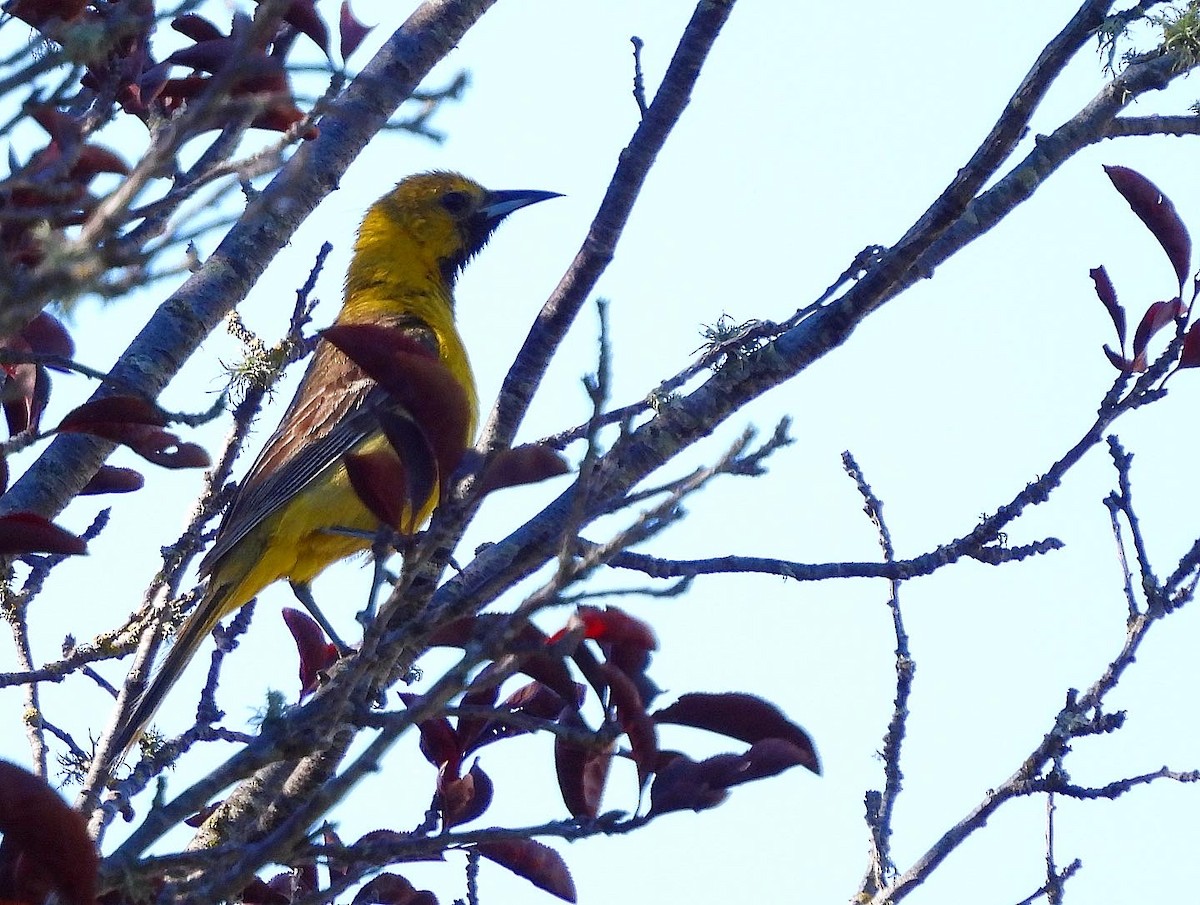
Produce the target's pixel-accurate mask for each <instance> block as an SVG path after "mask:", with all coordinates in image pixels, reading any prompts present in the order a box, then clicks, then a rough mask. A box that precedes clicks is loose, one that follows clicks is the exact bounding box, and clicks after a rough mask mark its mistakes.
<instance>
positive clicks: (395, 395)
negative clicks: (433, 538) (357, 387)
mask: <svg viewBox="0 0 1200 905" xmlns="http://www.w3.org/2000/svg"><path fill="white" fill-rule="evenodd" d="M323 335H324V338H325V339H326V340H328V341H329V342H330V343H332V344H333V345H334V346H336V347H337V348H338V349H340V350H341V351H342V352H343V353H344V354H345V355H346V356H347V357H348V358H349V359H350V360H351V361H353V362H354V363H355V364H356V365H358V367H360V368H361V369H362V370H363V372H364V373H365V374H366V375H367V376H368V377H370V378H371V379H372V380H374V381H375V382H376V383H377V384H379V386H380V387H381V388H382V389H383V390H384V391H386V392H387V394H388V395H389V396H390V397H391V399H392V401H393V405H392V406H391V407H380V408H379V409H378V410H377V412H376V414H377V417H378V419H379V424H380V427H381V429H382V430H383V433H384V435H385V436H386V437H387V439H388V441H389V443H390V445H391V448H392V451H386V450H378V451H375V452H367V453H354V454H350V455H347V456H346V457H345V462H346V471H347V472H348V474H349V476H350V483H351V484H352V485H353V487H354V490H355V492H356V493H357V494H358V496H359V498H360V499H361V500H362V501H363V503H364V504H365V505H366V506H367V508H368V509H370V510H371V512H373V513H374V514H375V516H376V517H378V518H379V520H380V521H382V522H383V523H384V524H387V525H393V526H399V527H401V528H402V529H403V530H406V531H412V530H414V529H415V528H416V527H417V526H416V525H415V524H413V519H414V518H415V517H416V515H417V513H418V512H420V510H421V509H422V508H423V507H424V504H425V502H426V501H427V500H429V499H430V498H431V497H432V496H433V495H434V494H435V493H438V492H441V493H445V491H446V490H447V485H448V483H449V480H448V479H449V477H450V475H452V474H453V473H454V470H455V469H456V468H458V465H459V462H461V461H462V457H463V454H464V453H465V452H466V445H467V442H468V439H469V438H468V436H467V435H468V426H469V425H470V423H471V417H472V414H473V413H472V411H471V403H470V401H469V400H468V399H467V393H466V390H465V389H464V388H463V386H462V384H460V383H459V382H458V380H457V379H456V378H455V377H454V375H453V374H452V373H451V372H450V369H449V368H447V367H446V366H445V365H444V364H443V363H442V361H441V359H440V358H438V356H437V355H436V354H435V353H434V352H432V351H430V350H429V349H428V348H426V347H425V346H423V345H421V343H419V342H417V341H416V340H414V339H412V338H411V337H409V336H408V335H407V334H405V333H404V332H403V331H402V330H396V329H393V328H391V327H384V326H380V325H377V324H341V325H335V326H333V327H329V328H328V329H326V330H325V331H324V334H323ZM393 453H394V454H393Z"/></svg>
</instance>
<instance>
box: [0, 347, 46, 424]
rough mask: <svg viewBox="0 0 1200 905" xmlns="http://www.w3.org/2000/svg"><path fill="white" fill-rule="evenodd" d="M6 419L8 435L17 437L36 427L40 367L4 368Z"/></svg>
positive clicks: (12, 366)
mask: <svg viewBox="0 0 1200 905" xmlns="http://www.w3.org/2000/svg"><path fill="white" fill-rule="evenodd" d="M3 376H4V389H3V400H4V419H5V421H7V422H8V433H9V435H10V436H15V435H17V434H19V433H21V432H22V431H25V430H29V429H30V428H31V427H34V426H35V417H34V416H35V415H36V414H37V413H38V412H39V410H40V409H41V406H39V405H38V400H37V394H38V367H37V365H31V364H17V365H6V366H5V367H4V375H3Z"/></svg>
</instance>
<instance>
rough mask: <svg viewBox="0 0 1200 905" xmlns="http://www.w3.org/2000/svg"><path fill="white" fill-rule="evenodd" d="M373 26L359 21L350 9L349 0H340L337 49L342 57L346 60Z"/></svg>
mask: <svg viewBox="0 0 1200 905" xmlns="http://www.w3.org/2000/svg"><path fill="white" fill-rule="evenodd" d="M374 28H375V26H374V25H364V24H363V23H362V22H360V21H359V19H358V17H357V16H355V15H354V13H353V12H352V11H351V9H350V0H342V12H341V16H340V17H339V19H338V33H339V38H340V43H339V50H341V53H342V59H343V60H348V59H349V58H350V55H351V54H352V53H354V51H356V50H358V45H360V44H361V43H362V42H363V39H364V38H366V36H367V35H369V34H370V33H371V31H372V30H373V29H374Z"/></svg>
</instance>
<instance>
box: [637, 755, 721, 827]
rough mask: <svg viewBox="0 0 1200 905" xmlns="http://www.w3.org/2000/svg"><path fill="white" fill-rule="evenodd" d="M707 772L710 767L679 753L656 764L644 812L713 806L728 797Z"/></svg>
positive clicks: (694, 809)
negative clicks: (647, 803)
mask: <svg viewBox="0 0 1200 905" xmlns="http://www.w3.org/2000/svg"><path fill="white" fill-rule="evenodd" d="M710 774H711V769H706V768H705V767H704V766H702V765H701V764H698V763H696V762H695V761H694V760H692V759H691V758H689V757H687V756H685V755H683V754H680V755H677V756H676V757H675V758H674V759H673V760H671V761H669V762H668V763H667V764H666V765H665V766H660V768H659V770H658V772H657V774H655V777H654V782H653V783H651V785H650V811H649V812H648V815H647V816H650V817H657V816H659V815H661V814H667V813H670V812H671V811H703V810H707V809H708V808H715V807H716V806H717V805H719V804H720V803H721V802H723V801H724V800H725V799H726V798H728V797H729V792H728V791H727V790H726V789H725V787H724V786H723V785H720V784H717V785H714V784H713V783H712V781H711V775H710Z"/></svg>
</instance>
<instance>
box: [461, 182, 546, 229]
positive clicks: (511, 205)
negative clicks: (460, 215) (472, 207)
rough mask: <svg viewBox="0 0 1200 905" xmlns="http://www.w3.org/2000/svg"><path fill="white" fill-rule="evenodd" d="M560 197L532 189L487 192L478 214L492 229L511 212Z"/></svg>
mask: <svg viewBox="0 0 1200 905" xmlns="http://www.w3.org/2000/svg"><path fill="white" fill-rule="evenodd" d="M561 197H562V195H561V194H560V193H558V192H539V191H535V190H532V189H509V190H506V191H500V192H488V195H487V200H486V201H484V203H483V205H482V206H481V207H480V208H479V214H480V216H482V217H483V219H484V220H485V222H486V223H487V225H488V226H489V227H494V226H495V225H496V224H497V223H499V222H500V221H501V220H503V219H504V218H505V217H507V216H508V215H509V214H511V213H512V212H513V211H516V210H520V209H521V208H523V207H528V206H529V205H531V204H537V203H538V202H539V201H548V200H550V199H551V198H561Z"/></svg>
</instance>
